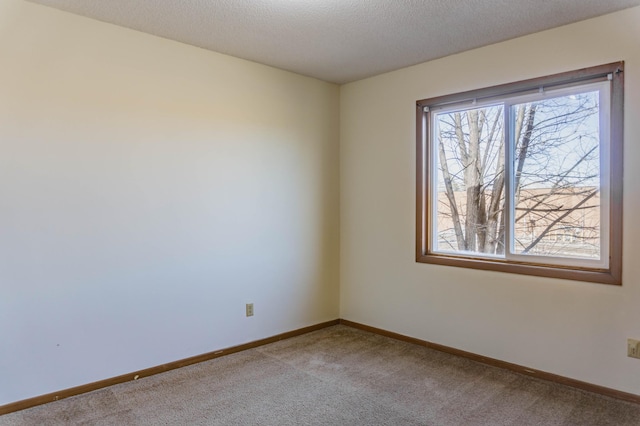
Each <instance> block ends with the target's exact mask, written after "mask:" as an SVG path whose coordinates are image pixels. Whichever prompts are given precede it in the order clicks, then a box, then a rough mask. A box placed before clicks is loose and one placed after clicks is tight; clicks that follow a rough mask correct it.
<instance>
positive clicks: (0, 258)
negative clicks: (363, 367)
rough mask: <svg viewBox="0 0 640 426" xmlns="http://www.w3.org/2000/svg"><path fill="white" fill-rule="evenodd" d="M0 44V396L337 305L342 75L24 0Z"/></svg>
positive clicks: (154, 358) (231, 339)
mask: <svg viewBox="0 0 640 426" xmlns="http://www.w3.org/2000/svg"><path fill="white" fill-rule="evenodd" d="M0 63H1V66H0V405H2V404H5V403H9V402H12V401H16V400H20V399H24V398H29V397H33V396H36V395H40V394H43V393H47V392H53V391H56V390H60V389H65V388H69V387H71V386H76V385H80V384H84V383H88V382H93V381H96V380H100V379H104V378H108V377H113V376H116V375H119V374H124V373H127V372H130V371H134V370H137V369H141V368H146V367H151V366H154V365H158V364H162V363H166V362H170V361H175V360H178V359H181V358H185V357H188V356H192V355H197V354H201V353H205V352H208V351H212V350H216V349H220V348H224V347H228V346H232V345H236V344H240V343H243V342H247V341H252V340H256V339H259V338H263V337H267V336H271V335H274V334H277V333H281V332H285V331H289V330H293V329H297V328H300V327H304V326H307V325H311V324H315V323H319V322H322V321H327V320H331V319H335V318H337V317H338V261H339V259H338V238H339V235H338V232H339V224H338V220H339V213H338V211H339V210H338V202H339V197H338V194H339V186H338V185H339V182H338V177H339V165H338V153H339V146H338V131H339V129H338V118H339V117H338V106H339V104H338V102H339V101H338V98H339V88H338V87H337V86H335V85H331V84H327V83H323V82H320V81H317V80H313V79H310V78H306V77H302V76H299V75H295V74H292V73H287V72H283V71H279V70H276V69H273V68H269V67H266V66H262V65H258V64H255V63H251V62H247V61H242V60H239V59H235V58H231V57H228V56H224V55H220V54H215V53H212V52H208V51H205V50H201V49H197V48H194V47H189V46H186V45H182V44H179V43H175V42H171V41H168V40H164V39H161V38H157V37H153V36H149V35H145V34H142V33H138V32H135V31H131V30H127V29H123V28H119V27H116V26H112V25H108V24H104V23H100V22H97V21H92V20H89V19H85V18H81V17H78V16H74V15H71V14H67V13H63V12H59V11H56V10H54V9H49V8H47V7H43V6H40V5H34V4H31V3H26V2H23V1H19V0H2V1H0ZM247 302H253V303H255V316H254V317H252V318H245V316H244V307H245V303H247Z"/></svg>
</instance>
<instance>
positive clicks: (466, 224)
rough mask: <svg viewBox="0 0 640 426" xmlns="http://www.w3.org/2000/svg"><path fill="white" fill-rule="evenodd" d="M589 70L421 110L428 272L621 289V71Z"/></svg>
mask: <svg viewBox="0 0 640 426" xmlns="http://www.w3.org/2000/svg"><path fill="white" fill-rule="evenodd" d="M590 70H592V71H593V75H588V73H586V72H585V71H589V70H580V71H577V72H575V73H565V74H561V75H555V76H550V77H545V78H542V79H536V80H530V81H528V82H518V83H513V84H510V85H503V86H499V87H497V88H489V89H482V90H479V91H473V92H467V93H463V94H457V95H451V96H444V97H441V98H436V99H431V100H425V101H419V102H418V108H419V110H418V123H417V124H418V140H417V142H418V155H419V156H418V179H417V184H418V188H417V196H418V199H417V231H418V232H417V237H416V238H417V239H416V248H417V260H418V261H420V262H426V263H440V264H448V265H457V266H467V267H474V268H480V269H496V270H503V271H512V272H522V273H526V274H533V275H544V276H559V277H562V278H570V279H583V280H587V281H594V282H613V281H618V282H616V283H619V279H620V272H621V259H619V253H620V247H621V241H620V239H621V229H620V228H616V231H615V232H613V233H612V232H611V227H612V220H613V219H612V215H611V212H612V211H613V212H614V215H615V216H616V217H618V218H619V217H621V201H622V200H621V191H620V190H618V191H616V197H615V200H614V202H613V204H612V200H611V191H610V189H611V188H610V186H611V175H612V173H611V172H612V170H611V167H610V163H611V158H612V156H611V150H612V149H615V150H616V152H617V154H616V155H617V156H618V158H620V159H621V150H622V141H621V129H620V130H619V131H616V132H612V127H611V126H610V122H611V121H612V115H611V113H612V111H613V112H616V115H615V117H614V119H613V121H615V123H614V125H616V123H617V125H618V126H620V127H621V126H622V117H621V116H622V91H621V86H622V76H621V73H622V63H616V64H609V65H607V66H601V67H594V68H593V69H590ZM501 91H503V93H504V94H501V93H500V92H501ZM612 93H615V98H616V99H615V102H616V103H615V105H614V104H613V103H612V100H611V99H612ZM612 134H614V135H615V137H614V138H613V139H614V140H613V141H612V140H611V135H612ZM618 167H621V165H619V166H618ZM613 174H615V175H616V176H619V179H618V180H620V182H619V183H618V184H619V185H621V184H622V182H621V172H620V171H619V170H618V171H617V173H613ZM468 200H472V202H468ZM619 222H620V221H619V220H618V223H613V225H614V226H615V227H620V226H621V225H620V223H619ZM614 237H615V238H614ZM612 247H614V248H615V250H613V252H614V254H616V255H618V256H617V258H616V259H614V260H613V264H612V263H611V261H610V257H611V254H612V250H611V248H612ZM458 260H460V261H458ZM510 264H512V265H517V266H518V267H516V268H514V267H511V266H508V265H510ZM505 265H507V266H505ZM521 266H523V267H524V269H523V268H521ZM543 269H544V270H543ZM554 270H557V272H558V273H556V272H554ZM572 270H573V271H580V272H579V273H577V274H574V273H572V272H571V271H572ZM584 271H587V272H589V271H593V272H595V274H591V275H589V274H588V273H587V274H585V273H583V272H584ZM613 275H615V277H613Z"/></svg>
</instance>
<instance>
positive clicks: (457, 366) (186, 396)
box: [0, 325, 640, 426]
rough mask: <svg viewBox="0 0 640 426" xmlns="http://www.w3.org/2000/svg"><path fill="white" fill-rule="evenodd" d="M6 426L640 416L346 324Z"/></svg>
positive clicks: (559, 421) (583, 423)
mask: <svg viewBox="0 0 640 426" xmlns="http://www.w3.org/2000/svg"><path fill="white" fill-rule="evenodd" d="M0 425H2V426H15V425H225V426H227V425H278V426H284V425H394V426H395V425H438V426H441V425H442V426H445V425H491V426H494V425H514V426H515V425H518V426H525V425H580V426H589V425H594V426H596V425H597V426H602V425H615V426H624V425H629V426H631V425H635V426H637V425H640V405H638V404H633V403H628V402H624V401H619V400H616V399H612V398H608V397H604V396H600V395H596V394H592V393H589V392H584V391H581V390H577V389H573V388H570V387H566V386H561V385H558V384H554V383H549V382H545V381H542V380H538V379H534V378H531V377H527V376H523V375H520V374H516V373H512V372H509V371H506V370H502V369H499V368H495V367H491V366H487V365H484V364H479V363H476V362H474V361H470V360H468V359H465V358H460V357H456V356H452V355H449V354H445V353H441V352H438V351H435V350H431V349H428V348H425V347H422V346H417V345H412V344H409V343H405V342H400V341H396V340H393V339H389V338H386V337H382V336H379V335H375V334H371V333H368V332H364V331H361V330H357V329H354V328H351V327H346V326H342V325H338V326H334V327H329V328H326V329H323V330H320V331H316V332H312V333H308V334H305V335H302V336H298V337H294V338H291V339H287V340H283V341H280V342H277V343H272V344H269V345H265V346H261V347H258V348H255V349H251V350H247V351H244V352H239V353H236V354H232V355H228V356H225V357H221V358H217V359H214V360H211V361H207V362H203V363H200V364H195V365H191V366H188V367H184V368H181V369H177V370H173V371H169V372H166V373H162V374H158V375H155V376H152V377H147V378H143V379H140V380H137V381H134V382H128V383H123V384H120V385H115V386H111V387H109V388H104V389H101V390H97V391H94V392H90V393H87V394H83V395H79V396H76V397H72V398H68V399H64V400H61V401H57V402H52V403H49V404H46V405H41V406H37V407H33V408H30V409H27V410H23V411H18V412H15V413H11V414H7V415H4V416H0Z"/></svg>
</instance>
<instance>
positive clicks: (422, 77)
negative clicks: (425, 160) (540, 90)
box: [340, 8, 640, 394]
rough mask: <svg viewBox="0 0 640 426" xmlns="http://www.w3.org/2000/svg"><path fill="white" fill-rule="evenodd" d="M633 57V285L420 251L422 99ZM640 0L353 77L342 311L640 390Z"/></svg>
mask: <svg viewBox="0 0 640 426" xmlns="http://www.w3.org/2000/svg"><path fill="white" fill-rule="evenodd" d="M618 60H624V61H626V70H625V83H626V93H625V104H626V110H625V129H624V131H625V145H624V149H625V164H624V167H625V172H624V185H625V187H624V196H625V205H624V238H625V241H624V259H623V262H624V265H623V268H624V272H623V286H622V287H614V286H607V285H602V284H588V283H582V282H570V281H563V280H554V279H546V278H538V277H525V276H518V275H511V274H506V273H498V272H486V271H478V270H470V269H458V268H453V267H445V266H436V265H427V264H417V263H415V260H414V259H415V254H414V246H415V242H414V241H415V237H414V230H415V225H414V223H415V218H414V214H415V101H416V100H419V99H425V98H429V97H434V96H439V95H446V94H449V93H456V92H460V91H464V90H471V89H477V88H482V87H487V86H492V85H496V84H500V83H507V82H511V81H517V80H522V79H526V78H533V77H538V76H543V75H547V74H553V73H558V72H562V71H569V70H573V69H578V68H582V67H588V66H593V65H599V64H605V63H610V62H614V61H618ZM638 117H640V8H634V9H630V10H627V11H622V12H619V13H616V14H612V15H608V16H604V17H600V18H597V19H593V20H589V21H585V22H581V23H577V24H574V25H569V26H565V27H562V28H558V29H554V30H550V31H546V32H543V33H538V34H535V35H531V36H527V37H523V38H519V39H514V40H511V41H508V42H505V43H500V44H496V45H492V46H489V47H485V48H481V49H477V50H473V51H469V52H466V53H462V54H459V55H455V56H450V57H447V58H443V59H440V60H436V61H432V62H428V63H424V64H421V65H417V66H414V67H410V68H406V69H402V70H399V71H395V72H391V73H388V74H384V75H380V76H377V77H373V78H370V79H366V80H362V81H358V82H355V83H351V84H348V85H345V86H343V87H342V88H341V116H340V119H341V134H340V137H341V151H340V156H341V157H340V158H341V184H340V185H341V216H340V218H341V229H342V232H341V262H340V265H341V266H340V268H341V274H340V286H341V287H340V288H341V291H340V295H341V299H340V301H341V317H342V318H345V319H349V320H352V321H357V322H361V323H365V324H368V325H371V326H375V327H380V328H383V329H387V330H391V331H395V332H398V333H402V334H406V335H410V336H414V337H417V338H420V339H423V340H427V341H431V342H436V343H440V344H443V345H447V346H450V347H454V348H459V349H462V350H466V351H470V352H473V353H477V354H481V355H484V356H489V357H493V358H497V359H501V360H505V361H509V362H513V363H516V364H520V365H524V366H528V367H532V368H536V369H540V370H543V371H547V372H551V373H556V374H560V375H563V376H567V377H571V378H574V379H578V380H583V381H587V382H590V383H595V384H599V385H603V386H607V387H611V388H614V389H618V390H622V391H626V392H631V393H635V394H640V360H637V359H631V358H627V357H626V339H627V337H635V338H640V262H638V261H637V256H638V253H640V222H639V221H638V214H637V212H638V211H640V167H638V163H640V120H638Z"/></svg>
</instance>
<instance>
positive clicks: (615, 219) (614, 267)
mask: <svg viewBox="0 0 640 426" xmlns="http://www.w3.org/2000/svg"><path fill="white" fill-rule="evenodd" d="M604 78H608V79H609V81H610V82H611V92H610V97H611V102H610V134H609V155H610V157H609V183H610V194H609V219H610V220H609V247H608V249H609V250H608V251H609V262H608V266H607V267H606V268H605V269H594V268H585V267H570V266H564V265H560V266H558V265H546V264H538V263H527V262H519V261H518V262H516V261H513V260H506V259H501V258H485V257H469V256H457V255H455V254H449V253H446V254H443V253H434V252H430V251H429V249H428V246H429V245H428V238H429V236H428V232H429V225H428V224H429V221H430V220H431V218H430V217H429V216H430V214H431V213H430V212H431V211H432V208H431V203H432V200H431V196H430V195H429V194H430V193H431V191H430V185H431V183H432V182H431V177H430V175H431V174H430V173H429V170H428V164H429V157H428V148H429V146H430V143H431V142H430V135H429V134H430V118H431V116H430V108H432V107H434V106H441V105H447V104H453V103H458V102H463V101H473V100H485V99H492V98H494V99H500V98H506V97H509V96H513V95H518V94H525V93H528V92H533V91H537V90H539V89H540V88H543V87H544V88H553V87H568V86H571V85H579V84H584V83H587V82H589V81H592V80H595V79H604ZM623 116H624V62H622V61H620V62H614V63H610V64H606V65H599V66H595V67H589V68H584V69H580V70H575V71H569V72H563V73H559V74H554V75H550V76H545V77H540V78H533V79H529V80H523V81H518V82H514V83H507V84H502V85H498V86H493V87H488V88H483V89H478V90H471V91H467V92H461V93H456V94H452V95H445V96H439V97H434V98H429V99H424V100H419V101H417V102H416V135H417V136H416V262H419V263H428V264H436V265H446V266H456V267H463V268H472V269H480V270H490V271H500V272H508V273H515V274H524V275H534V276H540V277H549V278H560V279H567V280H577V281H586V282H592V283H602V284H612V285H622V201H623V200H622V198H623V191H622V182H623V170H622V169H623V128H624V127H623V126H624V117H623Z"/></svg>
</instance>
